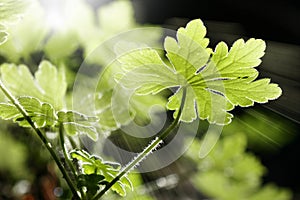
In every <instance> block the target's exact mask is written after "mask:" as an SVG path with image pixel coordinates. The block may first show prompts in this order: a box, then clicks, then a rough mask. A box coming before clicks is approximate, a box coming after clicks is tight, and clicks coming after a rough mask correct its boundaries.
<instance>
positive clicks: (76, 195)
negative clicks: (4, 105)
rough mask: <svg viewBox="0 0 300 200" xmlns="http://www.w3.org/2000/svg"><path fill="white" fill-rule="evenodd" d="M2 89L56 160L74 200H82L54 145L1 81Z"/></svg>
mask: <svg viewBox="0 0 300 200" xmlns="http://www.w3.org/2000/svg"><path fill="white" fill-rule="evenodd" d="M0 89H1V90H2V92H3V93H4V94H5V96H6V97H7V98H8V99H9V100H10V101H11V102H12V103H13V104H14V106H16V108H17V109H18V110H19V112H20V113H21V114H22V115H23V117H24V118H25V120H26V121H27V122H28V123H29V124H30V126H31V127H32V128H33V130H34V131H35V132H36V134H37V135H38V136H39V138H40V139H41V141H42V142H43V144H44V145H45V146H46V148H47V150H48V151H49V153H50V154H51V156H52V158H53V159H54V161H55V163H56V165H57V166H58V168H59V170H60V171H61V173H62V174H63V177H64V178H65V180H66V182H67V184H68V186H69V188H70V189H71V191H72V193H73V195H74V198H75V199H80V197H79V196H78V193H77V189H76V187H75V186H74V184H73V182H72V180H71V179H70V177H69V175H68V174H67V172H66V170H65V168H64V166H63V164H62V163H61V161H60V160H59V157H58V156H57V155H56V153H55V151H54V150H53V148H52V145H51V143H50V142H48V140H47V138H46V137H44V134H43V133H42V131H41V130H40V129H39V128H38V127H37V126H36V125H35V124H34V122H33V121H32V120H31V118H30V117H29V115H28V113H27V111H26V110H25V109H24V108H23V106H22V105H21V104H20V103H19V101H18V100H17V99H16V98H15V97H14V96H13V95H12V94H11V93H10V91H9V90H8V89H7V88H6V87H5V85H4V84H3V83H2V81H1V80H0Z"/></svg>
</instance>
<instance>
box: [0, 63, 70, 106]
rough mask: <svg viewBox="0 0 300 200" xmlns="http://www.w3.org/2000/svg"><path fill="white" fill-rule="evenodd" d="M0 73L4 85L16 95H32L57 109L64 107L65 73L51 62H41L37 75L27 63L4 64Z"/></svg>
mask: <svg viewBox="0 0 300 200" xmlns="http://www.w3.org/2000/svg"><path fill="white" fill-rule="evenodd" d="M0 73H1V79H2V81H3V83H4V85H5V86H6V87H7V88H8V89H9V90H10V91H11V92H12V94H13V95H14V96H15V97H20V96H31V97H35V98H37V99H39V100H41V101H42V102H46V103H49V104H51V105H53V107H54V108H55V109H61V108H62V106H63V100H64V95H65V92H66V87H67V86H66V81H65V75H64V72H60V73H59V72H58V71H57V69H56V67H55V66H53V65H52V64H51V63H50V62H48V61H43V62H41V63H40V65H39V68H38V70H37V71H36V73H35V77H34V76H33V75H32V74H31V72H30V71H29V69H28V67H27V66H25V65H19V66H16V65H14V64H3V65H1V68H0Z"/></svg>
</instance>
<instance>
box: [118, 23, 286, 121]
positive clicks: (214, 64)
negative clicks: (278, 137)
mask: <svg viewBox="0 0 300 200" xmlns="http://www.w3.org/2000/svg"><path fill="white" fill-rule="evenodd" d="M205 34H206V28H205V26H204V25H203V23H202V22H201V20H199V19H196V20H193V21H191V22H189V23H188V24H187V26H186V28H179V29H178V31H177V37H176V38H177V40H176V39H174V38H171V37H167V38H166V39H165V43H164V47H165V50H166V52H167V54H166V56H167V58H168V59H169V61H170V63H171V66H168V65H166V64H164V62H163V61H162V60H161V59H160V57H159V56H158V54H157V53H155V51H154V50H152V49H142V50H137V51H131V52H128V53H127V54H125V55H123V56H120V58H118V60H119V62H120V65H121V67H122V69H123V75H122V76H120V75H118V76H117V77H118V79H117V80H118V81H119V83H120V84H122V85H123V86H125V87H128V88H131V89H135V90H136V92H137V93H138V94H140V95H145V94H150V93H152V94H155V93H158V92H160V91H161V90H163V89H165V88H170V87H174V86H177V87H178V90H177V91H176V93H175V94H174V95H173V96H172V97H170V98H169V102H168V104H167V108H168V109H170V110H175V112H174V117H176V115H177V113H178V110H179V107H180V104H181V99H182V94H183V88H186V91H187V93H186V100H185V105H184V109H183V112H182V115H181V121H185V122H191V121H193V120H194V119H195V118H196V117H197V116H198V117H199V118H200V119H207V120H208V121H209V122H210V123H215V124H220V125H224V124H228V123H230V122H231V118H232V117H233V115H232V114H230V113H229V112H228V111H230V110H232V109H233V108H234V107H235V106H251V105H253V104H254V102H258V103H266V102H268V100H273V99H276V98H278V97H279V96H280V95H281V89H280V88H279V87H278V85H277V84H270V80H269V79H260V80H255V79H256V78H257V76H258V72H257V70H255V69H254V67H256V66H258V65H259V64H260V63H261V60H260V58H261V57H262V56H263V55H264V50H265V43H264V41H262V40H257V39H253V38H252V39H249V40H248V41H247V42H244V40H242V39H239V40H237V41H236V42H235V43H234V44H233V45H232V47H231V49H230V50H229V51H228V47H227V45H226V44H225V43H224V42H220V43H219V44H218V45H217V47H216V49H215V51H214V52H213V51H212V50H211V49H209V48H207V46H208V43H209V40H208V39H207V38H205Z"/></svg>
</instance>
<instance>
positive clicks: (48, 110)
mask: <svg viewBox="0 0 300 200" xmlns="http://www.w3.org/2000/svg"><path fill="white" fill-rule="evenodd" d="M18 101H19V103H20V105H21V106H22V107H23V108H24V109H25V110H26V112H27V114H28V116H29V117H30V118H31V120H32V121H33V122H34V123H35V125H36V126H37V127H38V128H42V127H46V126H53V125H54V124H55V121H56V117H55V114H54V109H53V107H52V106H51V105H50V104H48V103H42V102H40V101H39V100H38V99H36V98H33V97H20V98H18ZM0 117H1V118H2V119H4V120H13V121H14V122H18V123H19V124H20V125H21V126H23V127H30V125H29V124H28V122H27V121H26V120H25V118H24V116H23V115H22V114H21V113H20V111H19V110H18V109H17V108H16V107H15V105H13V104H12V103H0Z"/></svg>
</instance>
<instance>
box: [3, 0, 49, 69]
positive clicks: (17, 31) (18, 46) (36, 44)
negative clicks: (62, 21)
mask: <svg viewBox="0 0 300 200" xmlns="http://www.w3.org/2000/svg"><path fill="white" fill-rule="evenodd" d="M4 1H6V2H10V5H9V6H8V5H7V4H6V3H4V5H5V4H6V5H7V6H3V10H4V12H2V7H1V6H0V18H1V15H2V13H3V14H5V19H6V18H7V17H8V20H4V22H3V23H4V24H5V26H6V27H7V33H8V34H9V37H8V39H7V41H6V42H5V43H4V44H2V45H1V48H0V54H1V55H2V56H4V57H5V58H6V59H7V60H8V61H10V62H15V63H20V62H22V60H21V58H23V59H25V60H27V59H30V58H29V57H30V56H31V55H32V53H34V52H37V51H39V50H41V47H42V46H43V43H42V42H43V41H44V39H45V36H46V33H47V27H46V25H47V23H45V13H44V11H43V8H42V6H41V5H40V2H39V1H27V0H4ZM2 2H3V1H1V3H2ZM23 7H26V12H25V9H24V8H23ZM14 13H15V14H14ZM23 13H24V14H23ZM20 14H22V17H19V16H20ZM17 18H18V19H17ZM6 21H8V22H9V23H6ZM0 23H2V21H1V19H0ZM29 27H30V31H28V30H29Z"/></svg>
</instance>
